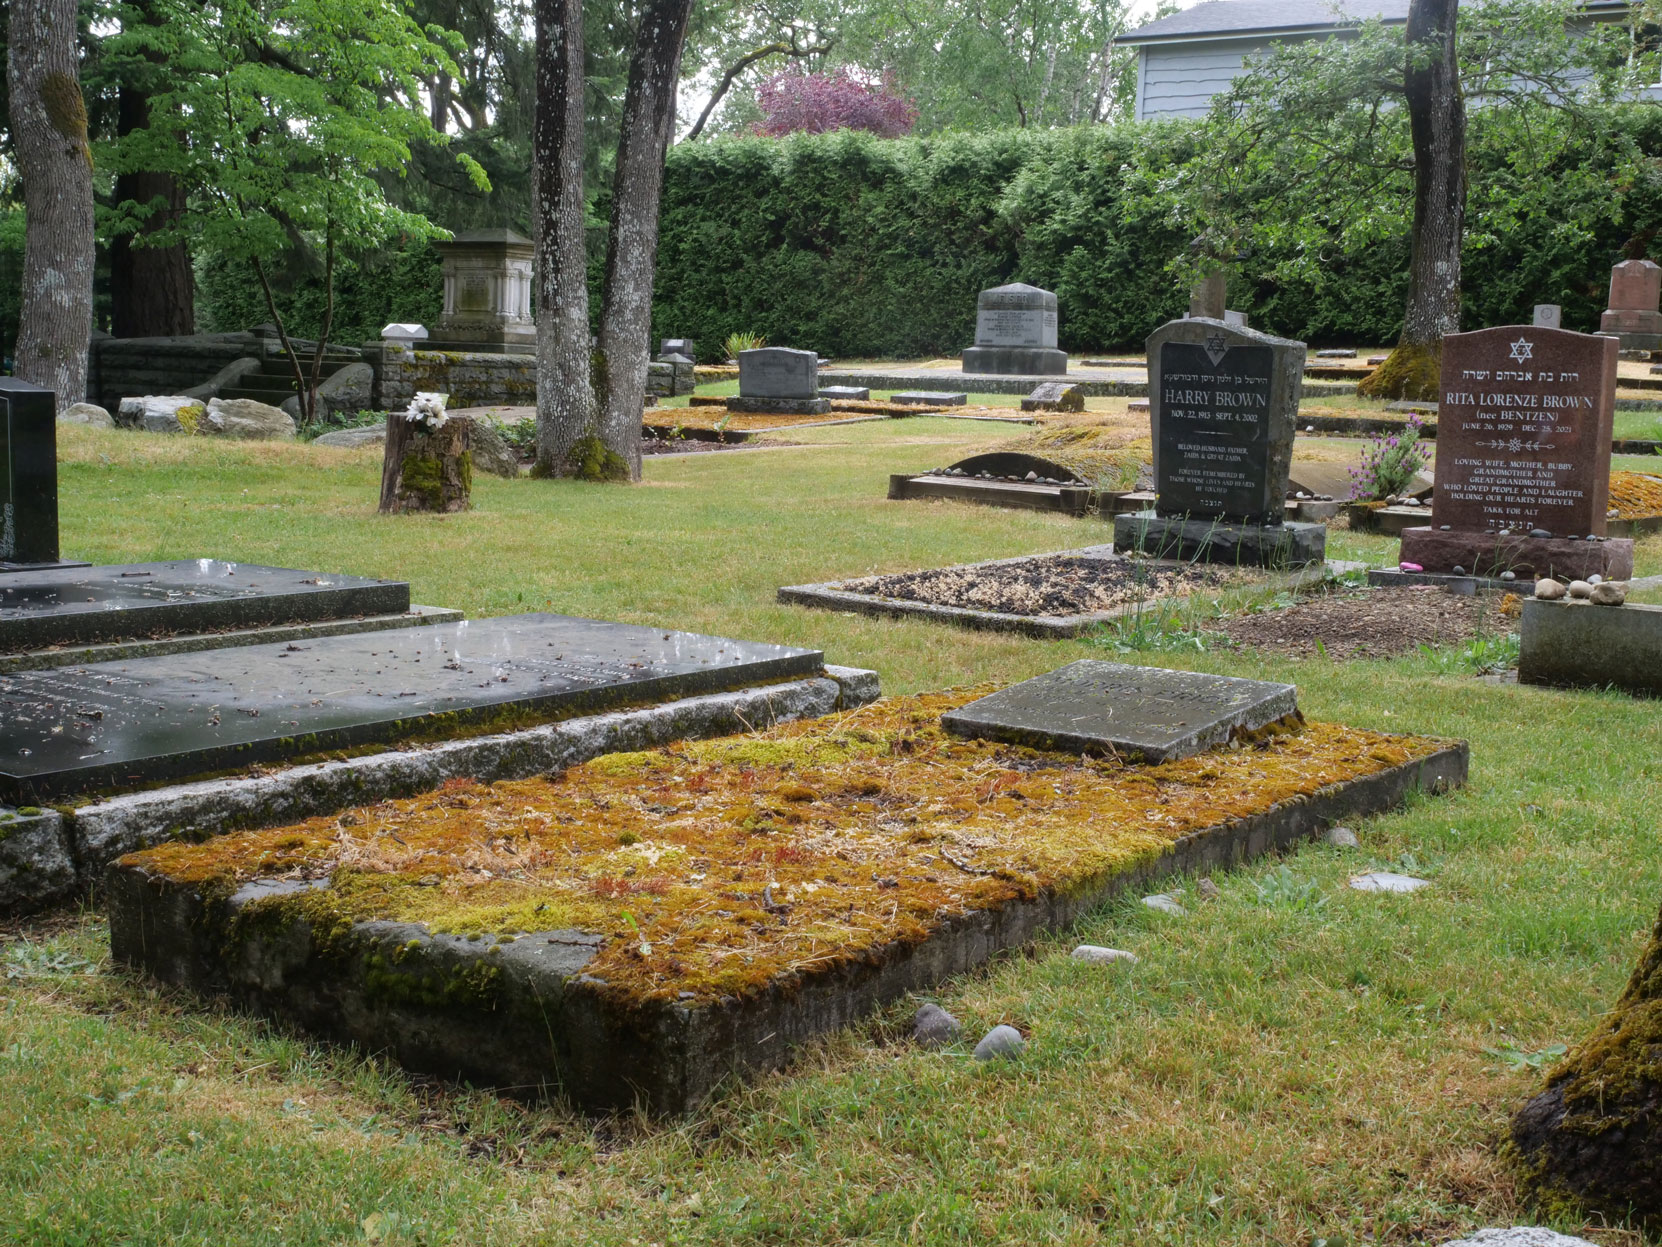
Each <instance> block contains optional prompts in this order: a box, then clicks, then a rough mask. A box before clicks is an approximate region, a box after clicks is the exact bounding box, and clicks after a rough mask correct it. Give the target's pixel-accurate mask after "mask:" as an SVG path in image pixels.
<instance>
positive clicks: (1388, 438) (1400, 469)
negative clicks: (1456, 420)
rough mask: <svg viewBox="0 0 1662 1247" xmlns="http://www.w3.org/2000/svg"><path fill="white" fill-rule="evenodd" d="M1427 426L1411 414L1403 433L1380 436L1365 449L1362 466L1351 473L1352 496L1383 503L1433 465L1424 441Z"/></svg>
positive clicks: (1380, 434) (1371, 440) (1371, 439)
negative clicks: (1430, 464) (1421, 437)
mask: <svg viewBox="0 0 1662 1247" xmlns="http://www.w3.org/2000/svg"><path fill="white" fill-rule="evenodd" d="M1424 427H1425V426H1424V424H1423V423H1422V422H1421V420H1420V418H1419V416H1418V415H1416V414H1410V415H1409V417H1408V423H1407V424H1405V425H1404V426H1403V429H1402V432H1400V433H1379V434H1376V435H1374V436H1373V437H1370V438H1369V439H1368V441H1367V444H1366V445H1365V446H1363V447H1362V466H1361V467H1357V468H1352V469H1351V470H1350V480H1351V485H1350V496H1351V497H1352V498H1358V499H1362V500H1365V501H1366V500H1375V501H1378V500H1383V499H1385V498H1389V497H1390V496H1391V495H1392V494H1400V493H1401V492H1402V491H1403V490H1404V489H1406V488H1407V487H1408V483H1409V482H1410V481H1412V480H1413V479H1414V475H1415V473H1417V472H1422V471H1424V470H1425V467H1426V465H1427V464H1428V463H1430V462H1431V450H1430V448H1429V447H1427V446H1426V444H1425V443H1424V442H1423V441H1421V440H1420V432H1421V430H1422V429H1423V428H1424Z"/></svg>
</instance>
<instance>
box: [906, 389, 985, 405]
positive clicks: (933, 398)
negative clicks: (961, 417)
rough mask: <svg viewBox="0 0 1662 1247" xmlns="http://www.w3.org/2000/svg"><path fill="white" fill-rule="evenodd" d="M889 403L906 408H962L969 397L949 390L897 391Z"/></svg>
mask: <svg viewBox="0 0 1662 1247" xmlns="http://www.w3.org/2000/svg"><path fill="white" fill-rule="evenodd" d="M889 401H890V402H891V403H900V404H901V405H902V406H906V407H962V406H964V404H966V403H967V402H969V395H968V394H961V393H955V392H953V391H951V390H897V391H896V392H895V393H893V394H891V395H889Z"/></svg>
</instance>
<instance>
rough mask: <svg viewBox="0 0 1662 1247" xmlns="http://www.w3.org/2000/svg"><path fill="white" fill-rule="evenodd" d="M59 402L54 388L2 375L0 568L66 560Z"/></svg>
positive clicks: (0, 385)
mask: <svg viewBox="0 0 1662 1247" xmlns="http://www.w3.org/2000/svg"><path fill="white" fill-rule="evenodd" d="M57 407H58V400H57V396H56V395H55V394H53V393H52V391H51V390H45V389H42V388H41V387H40V386H38V385H30V384H29V383H28V382H27V381H19V380H18V379H17V378H15V377H0V571H18V570H22V569H24V568H36V567H58V566H64V564H62V563H60V561H59V559H58V422H57ZM69 566H77V567H84V566H85V564H84V563H76V564H69Z"/></svg>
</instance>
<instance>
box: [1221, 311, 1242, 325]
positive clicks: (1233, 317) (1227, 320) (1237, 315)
mask: <svg viewBox="0 0 1662 1247" xmlns="http://www.w3.org/2000/svg"><path fill="white" fill-rule="evenodd" d="M1223 323H1224V324H1226V325H1238V326H1239V327H1240V328H1242V329H1245V328H1246V327H1247V314H1246V313H1245V312H1236V311H1232V310H1226V311H1225V312H1224V314H1223Z"/></svg>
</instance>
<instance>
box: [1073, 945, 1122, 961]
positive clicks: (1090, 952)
mask: <svg viewBox="0 0 1662 1247" xmlns="http://www.w3.org/2000/svg"><path fill="white" fill-rule="evenodd" d="M1072 956H1073V959H1074V960H1075V961H1089V962H1092V963H1093V964H1097V965H1108V964H1111V963H1113V962H1116V961H1123V962H1125V963H1126V964H1127V965H1133V966H1134V965H1136V964H1137V954H1136V953H1128V952H1126V951H1125V949H1123V948H1104V947H1102V945H1100V944H1081V945H1080V946H1079V947H1078V948H1076V949H1074V950H1073V953H1072Z"/></svg>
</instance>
